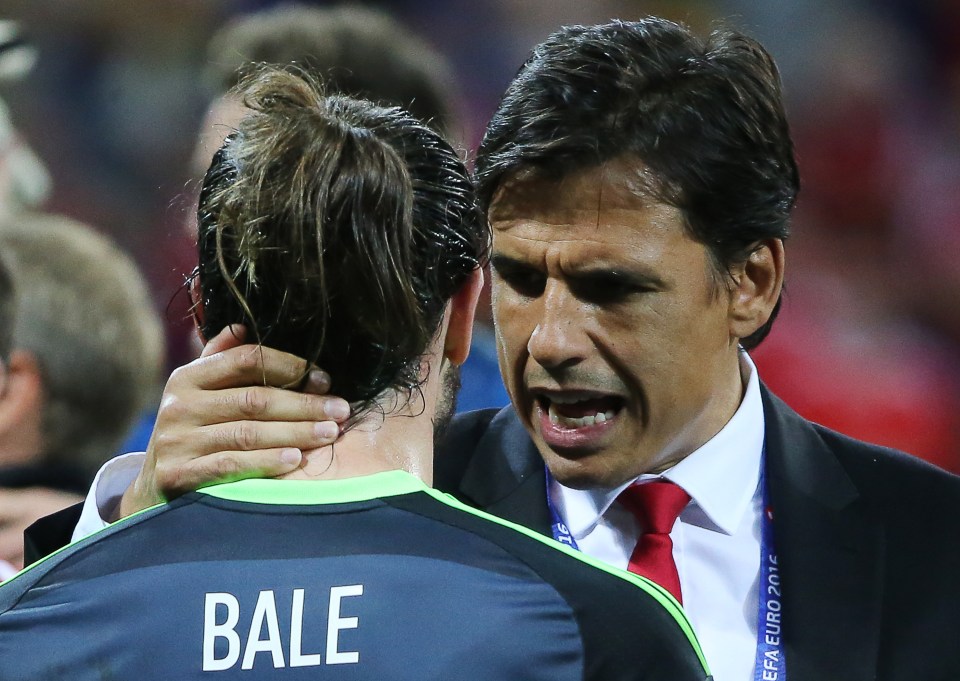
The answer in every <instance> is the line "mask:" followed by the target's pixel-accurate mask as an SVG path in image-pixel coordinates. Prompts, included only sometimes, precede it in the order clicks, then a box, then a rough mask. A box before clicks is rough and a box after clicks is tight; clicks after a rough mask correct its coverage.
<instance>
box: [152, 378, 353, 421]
mask: <svg viewBox="0 0 960 681" xmlns="http://www.w3.org/2000/svg"><path fill="white" fill-rule="evenodd" d="M163 409H164V416H165V420H166V419H170V420H173V421H177V422H181V423H184V422H187V423H189V422H191V421H193V420H194V419H195V418H196V417H197V416H198V415H202V424H203V425H216V424H218V423H225V422H227V421H247V420H257V421H279V422H291V421H316V422H333V421H336V422H342V421H345V420H346V419H347V417H349V416H350V405H349V404H348V403H347V402H346V401H345V400H342V399H340V398H339V397H327V396H323V395H309V394H306V393H300V392H294V391H292V390H282V389H278V388H264V387H262V386H254V387H249V388H226V389H223V390H212V391H202V392H195V393H190V394H188V395H184V396H181V395H177V394H174V393H170V394H168V395H166V396H165V397H164V400H163ZM333 425H334V424H329V426H328V428H329V427H332V426H333Z"/></svg>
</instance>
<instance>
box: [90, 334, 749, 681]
mask: <svg viewBox="0 0 960 681" xmlns="http://www.w3.org/2000/svg"><path fill="white" fill-rule="evenodd" d="M740 358H741V362H740V370H741V375H742V376H743V377H744V380H745V382H746V390H745V391H744V397H743V401H742V402H741V404H740V407H739V408H738V409H737V412H736V413H735V414H734V415H733V418H731V419H730V421H729V422H728V423H727V425H726V426H724V427H723V429H722V430H721V431H720V432H719V433H717V434H716V435H715V436H714V437H713V438H711V439H710V440H709V441H707V442H706V443H705V444H704V445H703V446H702V447H700V448H699V449H697V450H696V451H695V452H693V453H692V454H690V455H689V456H688V457H686V458H685V459H683V460H682V461H681V462H680V463H678V464H677V465H676V466H674V467H673V468H670V469H668V470H666V471H664V472H663V473H662V474H661V475H660V476H654V475H642V476H640V478H639V479H640V480H645V479H653V478H656V477H663V478H666V479H668V480H670V481H671V482H674V483H676V484H677V485H679V486H680V487H682V488H683V489H684V490H685V491H686V492H687V494H689V495H690V497H691V502H690V503H689V504H688V505H687V507H686V508H685V509H684V510H683V512H681V513H680V517H679V518H678V520H677V522H676V524H675V525H674V526H673V530H672V531H671V532H670V538H671V539H672V540H673V557H674V560H675V561H676V564H677V571H678V573H679V575H680V588H681V590H682V592H683V605H684V609H685V610H686V611H687V615H688V616H689V618H690V621H691V624H692V625H693V630H694V632H695V633H696V634H697V637H698V638H699V639H700V644H701V646H702V648H703V652H704V655H705V656H706V658H707V662H708V664H709V665H710V670H711V671H712V672H713V676H714V679H715V680H716V681H748V680H750V681H752V679H753V678H754V676H753V670H754V663H755V658H756V646H757V607H758V603H759V594H758V588H759V575H760V512H761V507H762V504H763V496H762V490H761V489H760V486H759V480H760V467H761V462H762V458H763V436H764V424H763V405H762V404H761V401H760V382H759V380H758V378H757V371H756V367H755V366H754V364H753V361H752V360H751V359H750V357H749V356H748V355H747V354H746V353H745V352H741V354H740ZM144 458H145V455H144V454H143V453H139V452H138V453H132V454H125V455H123V456H120V457H116V458H114V459H111V460H110V461H108V462H107V463H106V464H104V466H103V467H102V468H101V469H100V471H99V472H98V473H97V476H96V478H95V479H94V482H93V487H92V488H91V489H90V492H89V494H88V495H87V498H86V501H85V502H84V507H83V512H82V513H81V516H80V521H79V523H78V524H77V527H76V529H75V530H74V533H73V540H74V541H76V540H77V539H80V538H82V537H85V536H87V535H88V534H91V533H93V532H96V531H97V530H99V529H101V528H103V527H106V526H107V525H108V523H107V522H106V521H105V520H103V518H108V517H110V515H111V514H112V513H113V510H114V509H115V508H116V505H117V504H118V503H119V501H120V496H121V495H122V494H123V492H124V491H125V490H126V489H127V487H128V486H129V485H130V483H132V482H133V480H134V479H135V478H136V476H137V473H138V471H139V470H140V468H141V467H142V465H143V461H144ZM633 482H634V481H633V480H631V481H630V482H627V483H624V484H623V485H621V486H620V487H618V488H616V489H613V490H609V491H603V490H576V489H571V488H568V487H564V486H563V485H560V484H559V483H558V482H556V481H555V480H554V481H553V482H552V485H551V498H552V499H553V502H554V504H555V506H556V509H557V512H558V513H559V514H560V517H561V519H562V520H563V521H564V523H566V525H567V527H568V528H569V530H570V532H571V534H573V536H574V538H575V539H576V540H577V544H578V546H579V547H580V550H582V551H583V552H584V553H586V554H588V555H591V556H593V557H595V558H598V559H600V560H603V561H605V562H607V563H610V564H612V565H615V566H616V567H619V568H622V569H626V567H627V563H628V562H629V560H630V554H631V553H632V552H633V548H634V546H635V545H636V543H637V539H638V537H639V536H640V529H639V527H638V526H637V522H636V520H635V519H634V517H633V515H632V514H631V513H630V512H629V511H627V510H626V509H625V508H623V507H622V506H621V505H620V504H615V503H614V501H615V500H616V498H617V495H619V494H620V492H622V491H623V490H624V489H625V488H626V487H627V486H628V485H630V484H632V483H633Z"/></svg>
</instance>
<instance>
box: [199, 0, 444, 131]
mask: <svg viewBox="0 0 960 681" xmlns="http://www.w3.org/2000/svg"><path fill="white" fill-rule="evenodd" d="M208 62H209V64H210V66H209V77H210V80H211V81H212V82H213V84H214V86H215V88H216V89H217V91H218V92H225V91H227V90H228V89H230V88H231V87H234V86H235V85H236V84H237V83H238V81H239V80H240V79H241V78H242V77H243V76H245V75H249V74H250V73H251V71H252V70H254V69H255V68H256V67H257V65H262V64H273V65H278V66H284V67H289V66H291V65H293V66H296V67H298V68H300V69H301V70H303V71H304V72H306V73H310V74H311V75H312V76H313V77H315V78H317V79H319V80H321V81H323V83H324V87H325V89H326V91H327V92H331V93H332V92H340V93H343V94H347V95H350V96H353V97H358V98H363V99H369V100H372V101H374V102H377V103H379V104H382V105H384V106H402V107H403V108H404V109H406V110H408V111H410V112H411V113H412V114H413V115H414V116H416V117H417V118H419V119H421V120H423V121H426V122H428V123H431V124H433V125H434V126H435V127H436V128H437V129H438V130H444V131H450V130H451V128H452V127H453V122H454V121H453V119H454V113H453V104H452V97H451V95H450V93H451V92H452V90H453V79H452V76H451V74H450V71H449V69H448V67H447V65H446V59H445V58H444V57H443V56H442V55H440V54H439V53H437V52H436V51H435V50H434V49H432V48H431V47H430V46H429V45H427V44H426V43H425V42H424V41H423V40H421V39H419V38H418V37H417V36H415V35H413V34H412V33H411V32H410V31H409V30H408V29H406V28H405V27H404V26H402V25H401V24H400V23H398V22H397V21H395V20H394V19H392V18H391V17H390V16H389V15H387V14H385V13H383V12H380V11H377V10H373V9H367V8H361V7H350V6H348V7H331V8H320V7H310V6H304V5H297V4H283V5H279V6H277V7H273V8H270V9H268V10H264V11H260V12H255V13H253V14H248V15H244V16H241V17H239V18H238V19H235V20H234V21H232V22H230V23H228V24H227V25H226V26H224V27H223V28H222V29H220V31H218V32H217V34H216V35H214V37H213V38H212V39H211V41H210V44H209V47H208Z"/></svg>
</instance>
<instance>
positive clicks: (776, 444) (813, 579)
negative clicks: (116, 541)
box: [28, 388, 960, 681]
mask: <svg viewBox="0 0 960 681" xmlns="http://www.w3.org/2000/svg"><path fill="white" fill-rule="evenodd" d="M762 394H763V406H764V416H765V420H766V453H767V479H768V481H769V485H770V498H771V505H772V506H773V512H774V517H775V521H774V532H775V539H776V544H777V551H778V554H779V564H780V569H781V576H782V586H783V636H784V640H785V643H786V653H785V654H786V659H787V677H788V679H789V681H834V680H836V681H866V680H867V679H877V680H879V681H939V680H944V681H946V680H948V679H949V680H956V679H960V585H958V580H960V477H957V476H953V475H950V474H948V473H946V472H944V471H942V470H940V469H938V468H935V467H933V466H930V465H929V464H926V463H924V462H922V461H920V460H918V459H916V458H914V457H911V456H909V455H906V454H903V453H901V452H895V451H893V450H889V449H884V448H880V447H875V446H872V445H868V444H864V443H862V442H857V441H855V440H852V439H850V438H847V437H845V436H843V435H840V434H838V433H834V432H832V431H830V430H827V429H825V428H822V427H820V426H817V425H814V424H811V423H810V422H808V421H806V420H804V419H803V418H801V417H800V416H799V415H797V414H796V413H795V412H794V411H793V410H792V409H790V408H789V407H788V406H787V405H785V404H784V403H783V402H781V401H780V400H779V399H778V398H777V397H775V396H774V395H772V394H771V393H770V392H769V391H767V390H766V389H765V388H762ZM434 484H435V486H436V487H438V488H439V489H442V490H444V491H446V492H449V493H451V494H453V495H455V496H456V497H458V498H459V499H461V500H462V501H464V502H466V503H468V504H470V505H472V506H476V507H478V508H481V509H484V510H486V511H489V512H491V513H494V514H496V515H499V516H501V517H504V518H507V519H509V520H513V521H515V522H518V523H521V524H523V525H526V526H528V527H530V528H532V529H534V530H537V531H538V532H541V533H543V534H545V535H548V536H549V534H550V519H549V515H548V513H547V508H546V495H545V485H546V482H545V478H544V470H543V463H542V462H541V459H540V457H539V455H538V454H537V451H536V449H535V448H534V446H533V443H532V442H531V441H530V439H529V437H528V436H527V434H526V431H525V430H524V429H523V426H522V425H521V424H520V422H519V421H518V420H517V418H516V416H515V415H514V414H513V411H512V410H511V409H509V408H507V409H504V410H503V411H500V412H499V413H498V412H496V411H494V410H485V411H479V412H472V413H470V414H465V415H462V416H459V417H457V418H456V419H455V420H454V421H453V423H452V424H451V427H450V430H449V431H448V433H447V436H446V437H445V439H444V441H443V442H442V443H441V445H440V446H439V448H438V451H437V460H436V468H435V472H434ZM78 514H79V511H78V510H77V509H74V510H73V511H72V513H70V514H61V516H60V518H59V519H58V518H57V517H56V516H52V517H51V519H49V520H47V521H41V523H40V524H38V525H35V526H34V527H33V528H31V529H30V530H28V533H29V535H30V537H31V539H32V541H33V546H34V551H35V552H36V551H38V550H39V551H47V550H49V549H51V548H56V547H57V545H62V543H64V541H65V540H68V539H69V532H70V531H72V527H73V525H74V524H75V522H76V517H77V516H78ZM67 527H69V530H67V531H66V534H64V530H65V529H66V528H67ZM41 555H42V554H41Z"/></svg>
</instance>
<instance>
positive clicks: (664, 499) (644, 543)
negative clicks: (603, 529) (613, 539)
mask: <svg viewBox="0 0 960 681" xmlns="http://www.w3.org/2000/svg"><path fill="white" fill-rule="evenodd" d="M617 501H619V502H620V503H621V504H623V505H624V506H625V507H626V508H627V509H628V510H629V511H630V512H631V513H633V515H634V516H635V517H636V518H637V520H638V521H639V523H640V527H641V528H642V530H643V534H641V535H640V539H639V540H637V546H636V547H635V548H634V549H633V554H632V555H631V556H630V565H629V567H628V568H627V569H628V570H630V572H633V573H635V574H638V575H642V576H644V577H646V578H648V579H650V580H652V581H654V582H656V583H657V584H659V585H660V586H662V587H663V588H664V589H666V590H667V591H669V592H670V593H671V594H673V596H674V598H676V599H677V600H678V601H680V602H681V603H682V602H683V597H682V594H681V592H680V575H679V574H678V573H677V565H676V563H674V562H673V540H672V539H670V530H671V529H673V524H674V523H675V522H677V516H679V515H680V511H682V510H683V509H684V507H685V506H686V505H687V504H688V503H689V501H690V495H689V494H687V493H686V492H684V491H683V489H682V488H680V487H678V486H677V485H675V484H673V483H672V482H670V481H669V480H655V481H654V482H647V483H641V484H634V485H630V486H629V487H627V489H625V490H623V491H622V492H621V493H620V496H618V497H617Z"/></svg>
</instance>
